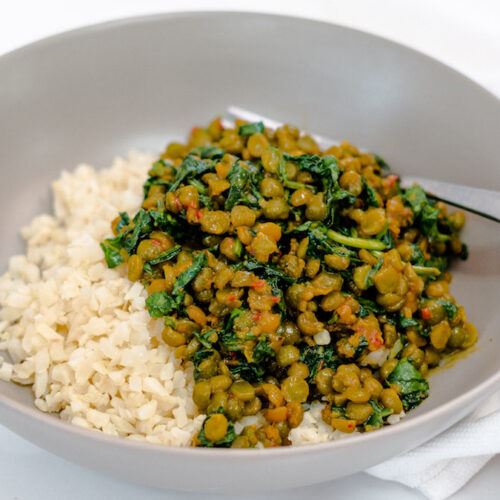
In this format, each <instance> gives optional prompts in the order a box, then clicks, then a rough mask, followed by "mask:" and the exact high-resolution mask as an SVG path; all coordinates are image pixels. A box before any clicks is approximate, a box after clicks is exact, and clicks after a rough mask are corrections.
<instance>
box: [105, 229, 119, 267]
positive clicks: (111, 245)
mask: <svg viewBox="0 0 500 500" xmlns="http://www.w3.org/2000/svg"><path fill="white" fill-rule="evenodd" d="M120 241H121V238H120V237H119V236H118V237H116V238H108V239H106V240H104V241H102V242H101V243H100V246H101V248H102V251H103V252H104V258H105V259H106V264H107V266H108V267H109V268H113V267H116V266H119V265H120V264H121V263H123V257H122V255H121V254H120V249H121V245H120Z"/></svg>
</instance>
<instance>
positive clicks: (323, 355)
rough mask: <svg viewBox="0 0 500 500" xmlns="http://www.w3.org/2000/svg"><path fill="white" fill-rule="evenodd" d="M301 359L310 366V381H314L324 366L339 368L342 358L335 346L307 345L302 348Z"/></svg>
mask: <svg viewBox="0 0 500 500" xmlns="http://www.w3.org/2000/svg"><path fill="white" fill-rule="evenodd" d="M301 351H302V353H301V355H300V361H302V363H305V364H306V365H307V367H308V368H309V376H308V381H309V382H312V381H313V380H314V377H315V376H316V374H317V373H318V371H319V370H321V369H322V368H332V369H333V370H336V369H337V366H338V365H339V364H340V360H339V358H338V356H337V352H336V350H335V348H334V347H333V346H330V345H329V346H321V345H315V346H307V347H305V348H304V349H302V350H301Z"/></svg>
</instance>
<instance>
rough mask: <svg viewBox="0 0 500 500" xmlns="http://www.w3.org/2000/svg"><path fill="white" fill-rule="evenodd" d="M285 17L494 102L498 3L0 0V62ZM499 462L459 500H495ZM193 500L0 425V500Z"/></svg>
mask: <svg viewBox="0 0 500 500" xmlns="http://www.w3.org/2000/svg"><path fill="white" fill-rule="evenodd" d="M212 9H225V10H231V9H232V10H248V11H266V12H275V13H277V12H281V13H287V14H292V15H300V16H304V17H311V18H315V19H323V20H329V21H332V22H336V23H339V24H343V25H347V26H352V27H355V28H359V29H363V30H365V31H370V32H372V33H376V34H379V35H382V36H384V37H386V38H390V39H393V40H396V41H398V42H400V43H403V44H405V45H408V46H411V47H414V48H416V49H418V50H420V51H422V52H425V53H427V54H429V55H431V56H432V57H434V58H436V59H439V60H441V61H443V62H445V63H446V64H448V65H450V66H453V67H455V68H456V69H458V70H459V71H461V72H462V73H465V74H466V75H468V76H469V77H471V78H473V79H474V80H476V81H477V82H479V83H481V84H482V85H483V86H485V87H487V88H488V89H489V90H490V91H492V92H494V93H496V94H497V95H499V96H500V27H499V26H500V2H499V1H498V0H405V1H403V0H343V1H338V0H307V1H304V0H302V1H295V0H286V1H283V0H282V1H277V0H248V1H247V0H233V1H229V0H219V1H218V0H170V1H169V0H73V1H71V2H69V1H67V0H5V1H4V2H2V3H1V4H0V54H3V53H5V52H8V51H10V50H13V49H15V48H16V47H19V46H21V45H24V44H26V43H29V42H31V41H34V40H37V39H40V38H43V37H46V36H49V35H52V34H54V33H58V32H61V31H66V30H68V29H72V28H76V27H79V26H84V25H87V24H92V23H96V22H102V21H107V20H110V19H113V18H118V17H128V16H133V15H140V14H149V13H154V12H168V11H175V10H212ZM499 491H500V455H499V456H497V457H495V458H494V459H493V460H491V461H490V462H489V463H488V465H487V466H486V467H485V468H484V469H483V470H482V471H481V472H480V473H479V474H478V475H476V477H474V478H473V479H472V480H471V481H470V482H469V483H468V484H467V485H466V486H465V487H464V488H463V489H462V490H461V491H460V492H458V493H457V494H456V495H454V497H453V498H454V499H455V500H465V499H468V500H475V499H479V498H480V499H482V500H489V499H492V500H493V499H497V498H499V497H500V493H499ZM70 498H71V499H72V500H86V499H95V500H100V499H106V500H115V499H116V500H133V499H138V498H140V499H142V500H156V499H169V500H181V499H182V500H195V499H196V500H198V499H200V500H201V499H202V498H203V499H205V498H216V497H215V496H214V497H207V496H206V495H190V494H184V493H177V492H162V491H159V490H153V489H149V488H145V487H141V486H135V485H130V484H127V483H124V482H120V481H116V480H113V479H111V478H108V477H104V476H102V475H99V474H96V473H94V472H91V471H88V470H84V469H82V468H80V467H77V466H75V465H73V464H70V463H68V462H65V461H63V460H61V459H59V458H57V457H55V456H53V455H50V454H48V453H47V452H45V451H43V450H40V449H39V448H36V447H35V446H33V445H31V444H30V443H28V442H26V441H24V440H22V439H21V438H19V437H17V436H16V435H14V434H13V433H11V432H10V431H9V430H7V429H5V428H4V427H1V426H0V500H7V499H9V500H38V499H43V500H46V499H51V500H59V499H70ZM241 498H249V497H241ZM265 498H273V499H274V500H281V499H283V500H285V499H286V500H299V499H302V498H313V499H323V498H324V499H327V498H332V499H333V498H350V499H352V500H357V499H366V498H370V500H382V499H384V500H391V499H398V500H412V499H422V498H423V496H422V495H420V494H419V493H417V492H415V491H413V490H410V489H409V488H406V487H404V486H401V485H399V484H397V483H391V482H387V481H381V480H378V479H375V478H373V477H371V476H368V475H367V474H364V473H359V474H354V475H352V476H349V477H346V478H344V479H340V480H337V481H335V482H331V483H325V484H322V485H317V486H314V487H308V488H302V489H298V490H295V491H293V492H289V491H288V492H283V493H275V494H273V495H269V496H268V497H266V496H259V499H265Z"/></svg>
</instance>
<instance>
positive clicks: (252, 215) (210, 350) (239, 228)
mask: <svg viewBox="0 0 500 500" xmlns="http://www.w3.org/2000/svg"><path fill="white" fill-rule="evenodd" d="M463 224H464V214H463V213H462V212H455V213H452V214H449V213H448V212H447V208H446V207H445V206H444V205H443V204H441V203H436V202H435V201H433V200H432V199H430V198H429V197H428V196H427V195H426V193H425V192H424V191H423V190H422V189H421V188H420V187H419V186H414V187H412V188H409V189H406V190H405V189H402V188H401V187H400V185H399V181H398V177H397V176H396V175H394V174H391V173H390V172H389V167H388V166H387V164H386V163H385V162H384V161H383V160H382V159H381V158H379V157H377V156H375V155H372V154H367V153H363V152H360V151H359V150H358V149H357V148H356V147H354V146H352V145H351V144H349V143H347V142H344V143H342V144H340V145H339V146H332V147H331V148H329V149H327V150H326V151H320V149H319V147H318V146H317V144H316V143H315V141H314V140H313V139H312V138H311V137H310V136H308V135H302V134H301V133H300V132H299V130H298V129H297V128H295V127H292V126H289V125H285V126H283V127H280V128H278V129H277V130H270V129H268V128H265V127H264V126H263V124H262V123H244V122H237V123H235V127H234V128H223V126H222V125H221V122H220V120H218V119H215V120H214V121H212V122H211V123H210V124H209V125H208V127H207V128H197V127H195V128H193V129H192V131H191V134H190V136H189V139H188V142H187V144H179V143H171V144H169V145H168V147H167V148H166V150H165V151H164V152H163V154H162V155H161V157H160V158H159V159H158V161H156V162H155V163H154V164H153V165H152V168H151V170H150V171H149V178H148V179H147V181H146V183H145V184H144V202H143V204H142V208H141V210H140V211H139V212H138V213H137V214H135V215H134V217H133V218H131V217H130V216H129V215H128V214H126V213H121V214H119V216H118V217H117V218H116V219H115V220H113V221H112V230H113V232H114V235H115V237H114V238H110V239H107V240H105V241H103V242H102V248H103V251H104V254H105V258H106V261H107V264H108V266H109V267H115V266H118V265H122V264H124V265H126V266H127V269H128V277H129V279H130V280H132V281H137V280H140V281H141V283H142V284H143V285H144V286H145V287H146V289H147V291H148V299H147V300H146V306H147V309H148V311H149V313H150V315H151V316H152V317H155V318H163V321H164V324H165V328H164V330H163V333H162V341H163V342H165V343H166V344H167V345H169V346H171V347H173V348H175V354H176V356H177V357H178V358H180V359H182V360H183V361H184V362H185V363H186V364H187V363H192V364H193V365H194V376H195V381H196V383H195V386H194V392H193V399H194V401H195V403H196V405H197V406H198V408H199V410H200V412H203V413H206V415H207V417H206V419H205V422H204V424H203V427H202V429H201V431H200V433H199V434H198V436H196V437H195V438H194V440H193V445H195V446H207V447H239V448H249V447H255V446H257V445H258V444H259V443H260V445H263V446H265V447H268V446H284V445H288V444H290V441H289V432H290V430H291V429H292V428H294V427H296V426H298V425H299V424H300V423H301V421H302V418H303V412H304V410H305V409H307V407H308V405H309V404H310V403H311V402H312V401H322V402H324V403H325V406H324V410H323V413H322V415H323V419H324V421H325V422H326V423H327V424H329V425H331V426H332V427H333V428H334V429H337V430H339V431H342V432H353V431H354V430H356V429H357V430H360V431H372V430H374V429H378V428H380V427H382V426H383V425H384V424H386V423H387V417H388V416H389V415H392V414H394V415H397V414H400V413H401V412H402V411H403V410H405V411H408V410H411V409H412V408H414V407H415V406H417V405H419V404H420V403H421V401H422V400H423V399H424V398H426V397H427V395H428V389H429V385H428V382H427V380H426V378H425V376H426V374H427V372H428V370H429V368H431V367H434V366H436V365H437V364H438V363H439V362H440V359H441V358H442V357H443V356H446V355H447V354H449V353H452V352H456V351H457V350H462V349H466V348H468V347H470V346H471V345H472V344H474V342H475V341H476V338H477V332H476V329H475V328H474V326H473V325H471V324H470V323H469V322H467V319H466V315H465V311H464V309H463V307H462V306H460V305H458V304H457V303H456V301H455V299H454V298H453V296H452V295H451V294H450V291H449V284H450V281H451V275H450V273H449V272H448V271H447V269H448V267H449V265H450V262H451V260H452V259H453V258H454V257H460V258H462V259H464V258H466V256H467V250H466V247H465V245H464V244H463V243H462V242H461V241H460V239H459V231H460V229H461V228H462V226H463ZM159 341H160V340H158V339H156V338H153V339H152V342H153V343H154V342H159ZM257 414H259V415H261V416H263V420H262V421H263V422H265V423H262V424H259V425H248V426H247V427H245V428H244V429H243V430H242V432H240V434H239V435H237V434H236V432H235V429H234V425H233V423H234V422H237V421H238V420H240V419H241V418H242V417H244V416H249V415H257Z"/></svg>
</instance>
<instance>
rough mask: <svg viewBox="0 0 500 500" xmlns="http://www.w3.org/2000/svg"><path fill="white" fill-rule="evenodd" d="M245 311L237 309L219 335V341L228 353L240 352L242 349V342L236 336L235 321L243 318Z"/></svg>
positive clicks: (233, 311)
mask: <svg viewBox="0 0 500 500" xmlns="http://www.w3.org/2000/svg"><path fill="white" fill-rule="evenodd" d="M244 312H245V311H244V310H243V309H239V308H235V309H233V310H232V311H231V314H230V315H229V317H228V318H227V320H226V323H225V325H224V328H223V329H222V331H221V332H220V334H219V340H220V342H221V343H222V345H223V347H224V348H225V349H227V350H228V351H239V350H241V347H242V341H241V339H239V338H238V337H237V336H236V333H235V332H234V329H233V326H234V320H235V319H236V318H237V317H238V316H241V315H242V314H243V313H244Z"/></svg>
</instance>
